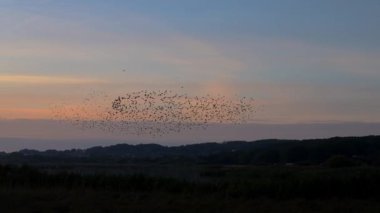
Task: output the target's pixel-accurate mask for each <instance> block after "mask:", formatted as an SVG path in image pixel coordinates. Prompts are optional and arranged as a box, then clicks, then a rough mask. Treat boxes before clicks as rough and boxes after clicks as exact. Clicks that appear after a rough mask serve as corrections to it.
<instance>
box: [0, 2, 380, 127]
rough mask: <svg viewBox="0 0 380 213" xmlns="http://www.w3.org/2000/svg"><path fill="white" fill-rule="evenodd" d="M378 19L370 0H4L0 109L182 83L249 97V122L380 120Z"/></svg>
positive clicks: (2, 113)
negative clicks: (253, 109)
mask: <svg viewBox="0 0 380 213" xmlns="http://www.w3.org/2000/svg"><path fill="white" fill-rule="evenodd" d="M379 21H380V2H379V1H377V0H363V1H356V0H320V1H305V0H281V1H280V0H277V1H274V0H265V1H264V0H260V1H258V0H234V1H227V0H208V1H200V0H193V1H180V0H177V1H174V0H157V1H153V0H151V1H148V0H139V1H126V0H118V1H116V0H107V1H100V0H91V1H86V0H75V1H74V0H66V1H53V0H0V29H1V30H0V97H2V98H1V100H0V118H4V119H34V120H39V119H51V116H50V114H49V113H50V108H49V107H50V106H51V105H52V104H54V103H56V102H60V101H62V100H64V101H72V102H76V101H79V100H81V99H83V96H84V95H85V94H86V93H88V92H90V91H93V90H101V91H106V92H109V93H111V94H115V95H117V94H120V93H123V92H129V91H134V90H139V89H162V88H167V89H176V88H177V89H178V88H179V87H180V86H185V89H186V92H188V93H194V94H207V93H223V94H227V95H229V94H239V95H245V96H251V97H254V98H255V99H256V100H257V104H258V106H259V107H260V109H262V110H260V111H259V112H258V113H257V114H256V117H255V119H254V120H253V121H252V122H253V123H272V124H277V123H286V124H294V123H344V122H369V123H375V122H380V94H379V92H378V91H380V84H379V83H378V82H379V81H380V61H379V58H380V41H379V39H378V38H380V28H379V27H378V23H379ZM123 69H126V70H127V72H125V73H124V72H121V70H123Z"/></svg>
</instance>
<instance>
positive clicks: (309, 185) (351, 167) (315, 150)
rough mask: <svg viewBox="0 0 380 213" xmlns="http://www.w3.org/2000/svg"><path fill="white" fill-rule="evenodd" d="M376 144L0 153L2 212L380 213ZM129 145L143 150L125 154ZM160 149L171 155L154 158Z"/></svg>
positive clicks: (347, 141)
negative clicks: (124, 151)
mask: <svg viewBox="0 0 380 213" xmlns="http://www.w3.org/2000/svg"><path fill="white" fill-rule="evenodd" d="M379 138H380V137H375V136H371V137H362V138H332V139H326V140H308V141H282V140H267V141H258V142H252V143H249V142H228V143H223V144H216V143H210V144H198V145H188V146H181V147H162V146H159V145H148V146H147V147H145V145H138V146H131V145H118V146H112V147H97V148H95V149H88V150H70V151H53V150H50V151H46V152H38V151H32V150H23V151H20V152H15V153H8V154H3V155H2V157H1V159H2V162H3V165H0V206H1V211H2V212H152V210H154V212H252V211H254V212H380V202H379V201H380V167H378V165H379V164H378V162H379V155H378V153H379V150H380V149H379V147H380V146H379V145H378V144H380V143H378V142H377V141H378V140H379ZM115 147H117V149H116V148H115ZM123 147H127V148H126V149H129V150H134V151H136V150H138V151H136V152H135V153H140V154H135V155H134V156H133V157H131V156H130V154H128V156H129V157H125V154H123V151H120V149H123ZM144 147H145V148H144ZM239 147H240V148H239ZM243 147H245V148H243ZM157 149H159V150H161V151H162V152H165V154H157V153H155V154H152V155H151V154H149V153H154V151H152V150H157ZM199 149H202V152H200V154H198V155H197V154H196V152H197V150H199ZM89 150H90V151H89ZM94 150H96V151H94ZM78 153H80V154H78ZM89 153H92V154H89ZM94 153H96V154H94ZM129 153H132V151H129ZM26 162H28V165H22V164H23V163H26ZM21 204H22V205H21Z"/></svg>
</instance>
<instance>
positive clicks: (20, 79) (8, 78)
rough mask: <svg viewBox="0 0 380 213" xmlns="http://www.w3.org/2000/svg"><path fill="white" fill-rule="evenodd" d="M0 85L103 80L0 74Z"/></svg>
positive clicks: (91, 82)
mask: <svg viewBox="0 0 380 213" xmlns="http://www.w3.org/2000/svg"><path fill="white" fill-rule="evenodd" d="M0 83H2V84H7V83H8V84H45V85H46V84H49V85H56V84H102V83H106V81H104V80H99V79H91V78H78V77H62V76H37V75H4V74H3V75H2V74H0Z"/></svg>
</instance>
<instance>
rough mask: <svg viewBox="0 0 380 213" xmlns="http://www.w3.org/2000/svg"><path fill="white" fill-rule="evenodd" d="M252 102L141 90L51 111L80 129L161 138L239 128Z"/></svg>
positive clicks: (101, 96) (96, 95) (95, 95)
mask: <svg viewBox="0 0 380 213" xmlns="http://www.w3.org/2000/svg"><path fill="white" fill-rule="evenodd" d="M255 110H256V109H255V107H254V100H253V99H252V98H246V97H240V98H239V97H235V98H228V97H226V96H222V95H219V96H211V95H206V96H190V95H187V94H185V93H181V94H179V93H176V92H173V91H172V90H158V91H154V90H141V91H136V92H130V93H126V94H124V95H121V96H117V97H111V96H109V95H107V94H105V93H99V92H93V93H91V94H89V95H88V96H87V97H86V98H85V99H84V100H83V101H82V102H81V103H80V104H78V105H66V104H64V105H61V106H55V107H54V108H53V115H54V117H55V118H56V119H58V120H61V121H64V122H70V123H71V124H73V125H75V126H77V127H79V128H81V129H100V130H103V131H106V132H111V133H121V134H126V135H128V134H133V135H150V136H162V135H167V134H171V133H176V132H181V131H184V130H192V129H199V128H200V129H206V128H207V127H208V126H209V125H211V124H215V123H218V124H226V123H228V124H239V123H245V122H247V121H249V120H250V119H251V117H252V116H253V114H254V112H255Z"/></svg>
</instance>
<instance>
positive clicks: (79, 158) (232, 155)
mask: <svg viewBox="0 0 380 213" xmlns="http://www.w3.org/2000/svg"><path fill="white" fill-rule="evenodd" d="M334 156H343V157H345V158H347V159H350V160H352V161H355V162H358V163H365V164H373V165H378V164H379V165H380V136H366V137H334V138H329V139H312V140H277V139H271V140H260V141H252V142H246V141H229V142H224V143H201V144H191V145H182V146H173V147H168V146H162V145H158V144H139V145H129V144H117V145H112V146H105V147H102V146H96V147H92V148H89V149H83V150H82V149H72V150H65V151H57V150H47V151H36V150H21V151H18V152H13V153H1V154H0V160H1V161H2V162H8V163H9V162H16V163H24V162H40V163H41V162H42V163H43V162H47V163H50V162H63V163H64V162H97V163H102V162H112V163H115V162H116V163H128V162H129V163H130V162H153V163H157V162H167V163H168V162H169V163H176V162H192V163H198V164H199V163H201V164H289V165H290V164H302V165H314V164H321V163H323V162H325V161H327V160H328V159H329V158H331V157H334Z"/></svg>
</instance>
